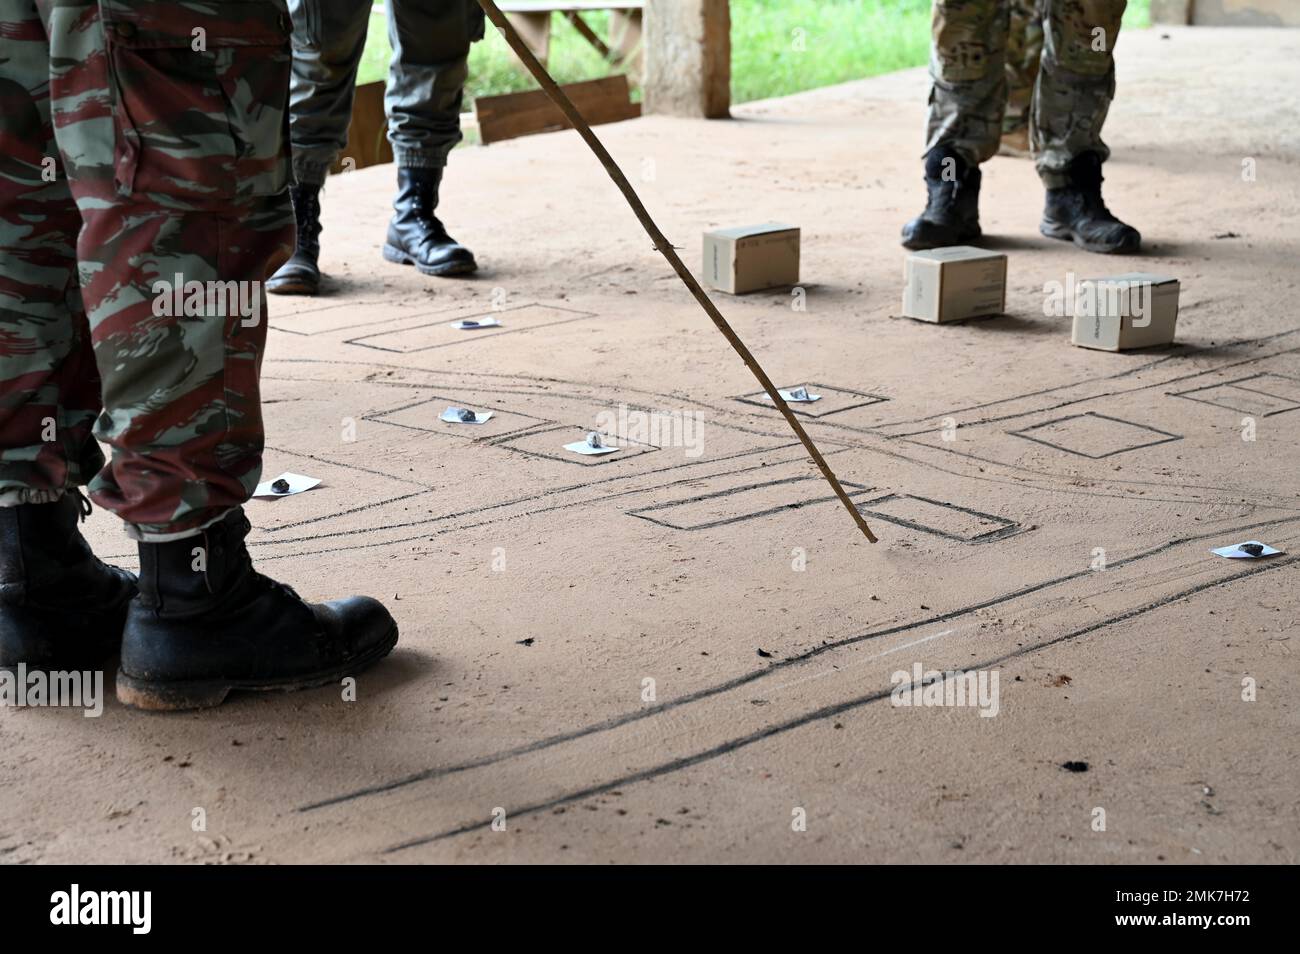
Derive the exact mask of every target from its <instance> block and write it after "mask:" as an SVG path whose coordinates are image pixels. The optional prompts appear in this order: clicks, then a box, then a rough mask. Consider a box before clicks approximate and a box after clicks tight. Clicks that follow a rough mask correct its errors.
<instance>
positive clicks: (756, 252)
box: [704, 222, 799, 295]
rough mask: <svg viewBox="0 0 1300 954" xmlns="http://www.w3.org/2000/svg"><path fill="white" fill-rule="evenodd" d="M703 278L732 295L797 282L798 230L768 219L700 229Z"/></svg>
mask: <svg viewBox="0 0 1300 954" xmlns="http://www.w3.org/2000/svg"><path fill="white" fill-rule="evenodd" d="M704 280H705V281H706V282H707V283H708V284H709V285H711V286H713V287H714V288H717V289H719V290H720V291H724V292H727V293H728V294H732V295H743V294H745V293H746V292H752V291H758V290H760V289H763V288H779V287H780V286H782V285H796V284H798V283H799V230H798V229H797V228H795V227H794V226H792V225H782V224H780V223H779V222H768V223H766V224H765V225H746V226H741V227H740V228H734V229H717V230H715V231H713V232H705V233H704Z"/></svg>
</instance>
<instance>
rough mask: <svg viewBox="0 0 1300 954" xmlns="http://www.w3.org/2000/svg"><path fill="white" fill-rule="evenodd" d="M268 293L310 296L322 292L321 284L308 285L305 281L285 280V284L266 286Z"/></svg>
mask: <svg viewBox="0 0 1300 954" xmlns="http://www.w3.org/2000/svg"><path fill="white" fill-rule="evenodd" d="M266 294H269V295H305V296H308V298H309V296H312V295H318V294H320V286H316V285H307V283H305V282H285V283H283V285H268V286H266Z"/></svg>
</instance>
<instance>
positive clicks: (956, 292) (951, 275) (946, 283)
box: [903, 245, 1007, 322]
mask: <svg viewBox="0 0 1300 954" xmlns="http://www.w3.org/2000/svg"><path fill="white" fill-rule="evenodd" d="M903 280H904V288H903V314H904V315H906V316H907V317H908V318H917V319H919V320H921V321H935V322H944V321H961V320H962V319H963V318H978V317H981V316H984V315H1000V314H1002V312H1003V311H1004V310H1005V309H1006V306H1007V257H1006V256H1005V255H1003V254H1002V253H1001V252H990V251H987V250H985V249H982V248H973V247H972V246H970V245H953V246H950V247H949V248H932V249H929V250H927V251H924V252H913V253H912V254H911V255H909V256H907V261H906V263H905V265H904V269H903Z"/></svg>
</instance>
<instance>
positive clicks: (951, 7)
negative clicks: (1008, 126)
mask: <svg viewBox="0 0 1300 954" xmlns="http://www.w3.org/2000/svg"><path fill="white" fill-rule="evenodd" d="M1008 18H1009V10H1008V0H934V8H933V20H932V34H933V35H932V42H931V45H930V78H931V80H932V83H931V86H930V111H929V116H928V119H927V122H926V143H925V149H926V152H925V184H926V191H927V199H926V206H925V211H924V212H922V213H921V214H920V215H918V216H917V217H916V218H914V219H912V220H911V221H909V222H908V223H907V224H906V225H904V226H903V245H904V246H906V247H907V248H913V249H923V248H934V247H936V246H941V245H960V244H962V243H964V242H972V241H974V240H976V239H978V238H979V237H980V234H981V233H980V226H979V187H980V170H979V164H980V163H981V162H983V161H984V160H986V159H989V158H992V157H993V156H994V155H995V154H996V153H997V151H998V143H999V141H1000V139H1001V136H1002V112H1003V109H1004V108H1005V106H1006V100H1007V79H1006V75H1005V62H1006V47H1007V28H1008Z"/></svg>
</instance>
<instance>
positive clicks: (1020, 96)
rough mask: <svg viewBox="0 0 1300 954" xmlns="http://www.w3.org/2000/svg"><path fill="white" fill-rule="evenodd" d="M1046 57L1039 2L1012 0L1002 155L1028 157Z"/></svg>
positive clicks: (1036, 0)
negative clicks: (1037, 88)
mask: <svg viewBox="0 0 1300 954" xmlns="http://www.w3.org/2000/svg"><path fill="white" fill-rule="evenodd" d="M1042 55H1043V22H1042V18H1041V16H1040V13H1039V8H1038V0H1011V19H1010V29H1009V30H1008V32H1007V66H1006V72H1007V109H1006V112H1005V113H1004V114H1003V116H1002V147H1001V149H1000V150H999V152H1000V153H1001V154H1003V155H1017V156H1022V155H1028V153H1029V115H1030V104H1031V102H1032V101H1033V98H1034V83H1035V82H1036V81H1037V79H1038V62H1039V60H1040V59H1041V58H1042Z"/></svg>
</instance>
